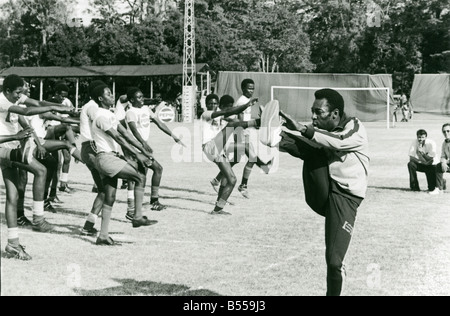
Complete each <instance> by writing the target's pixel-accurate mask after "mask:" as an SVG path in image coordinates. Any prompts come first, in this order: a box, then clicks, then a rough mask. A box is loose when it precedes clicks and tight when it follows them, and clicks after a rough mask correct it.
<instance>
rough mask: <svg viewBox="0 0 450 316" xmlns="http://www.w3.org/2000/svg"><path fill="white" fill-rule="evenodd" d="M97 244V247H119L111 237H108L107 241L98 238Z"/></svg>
mask: <svg viewBox="0 0 450 316" xmlns="http://www.w3.org/2000/svg"><path fill="white" fill-rule="evenodd" d="M95 244H96V245H97V246H117V245H119V244H117V243H116V242H115V241H114V240H113V239H112V238H111V237H108V238H107V239H103V238H100V237H98V238H97V240H96V242H95Z"/></svg>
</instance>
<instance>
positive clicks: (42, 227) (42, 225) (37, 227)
mask: <svg viewBox="0 0 450 316" xmlns="http://www.w3.org/2000/svg"><path fill="white" fill-rule="evenodd" d="M54 229H55V226H53V225H52V224H50V223H49V222H47V221H46V220H45V219H44V220H42V221H41V222H39V223H33V230H34V231H36V232H39V233H50V232H52V231H53V230H54Z"/></svg>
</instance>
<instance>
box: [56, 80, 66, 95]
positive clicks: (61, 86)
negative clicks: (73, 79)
mask: <svg viewBox="0 0 450 316" xmlns="http://www.w3.org/2000/svg"><path fill="white" fill-rule="evenodd" d="M55 92H56V93H61V92H67V93H68V92H69V87H68V86H67V85H66V84H65V83H63V82H60V83H58V84H57V85H56V86H55Z"/></svg>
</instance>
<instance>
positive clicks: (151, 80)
mask: <svg viewBox="0 0 450 316" xmlns="http://www.w3.org/2000/svg"><path fill="white" fill-rule="evenodd" d="M150 99H153V79H150Z"/></svg>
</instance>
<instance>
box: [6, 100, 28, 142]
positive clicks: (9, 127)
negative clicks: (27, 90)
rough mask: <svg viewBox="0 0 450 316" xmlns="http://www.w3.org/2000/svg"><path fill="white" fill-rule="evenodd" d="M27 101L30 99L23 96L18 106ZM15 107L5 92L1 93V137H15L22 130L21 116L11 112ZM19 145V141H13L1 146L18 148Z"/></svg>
mask: <svg viewBox="0 0 450 316" xmlns="http://www.w3.org/2000/svg"><path fill="white" fill-rule="evenodd" d="M26 99H28V97H27V96H26V95H24V94H23V95H22V96H21V97H20V99H19V100H18V101H17V103H16V104H22V103H24V102H25V101H26ZM14 105H15V104H14V103H11V102H9V100H8V99H7V98H6V96H5V95H4V94H3V92H2V93H0V135H2V136H9V135H15V134H17V133H18V132H19V131H20V129H21V128H20V125H19V115H18V114H16V113H10V112H9V108H10V107H12V106H14ZM19 145H20V142H19V141H12V142H7V143H3V144H0V147H3V148H17V147H18V146H19Z"/></svg>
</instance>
